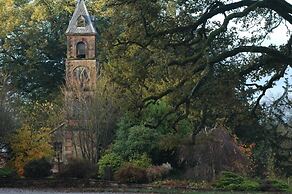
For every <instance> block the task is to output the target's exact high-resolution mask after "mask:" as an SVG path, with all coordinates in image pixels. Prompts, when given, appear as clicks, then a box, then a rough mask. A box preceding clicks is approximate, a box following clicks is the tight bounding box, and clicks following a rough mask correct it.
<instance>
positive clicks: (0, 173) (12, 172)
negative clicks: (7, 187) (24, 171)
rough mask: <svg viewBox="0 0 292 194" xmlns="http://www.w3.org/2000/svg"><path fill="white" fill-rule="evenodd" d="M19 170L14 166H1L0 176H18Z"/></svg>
mask: <svg viewBox="0 0 292 194" xmlns="http://www.w3.org/2000/svg"><path fill="white" fill-rule="evenodd" d="M16 177H18V175H17V171H16V170H15V169H12V168H0V178H16Z"/></svg>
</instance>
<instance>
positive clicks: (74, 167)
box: [59, 160, 97, 179]
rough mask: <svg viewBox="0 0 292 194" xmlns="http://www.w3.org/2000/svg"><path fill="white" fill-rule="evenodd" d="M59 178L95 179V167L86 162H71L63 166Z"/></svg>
mask: <svg viewBox="0 0 292 194" xmlns="http://www.w3.org/2000/svg"><path fill="white" fill-rule="evenodd" d="M59 177H62V178H79V179H84V178H96V177H97V167H96V166H95V165H92V163H90V162H89V161H86V160H73V161H70V162H69V164H67V165H65V166H64V168H63V169H62V170H61V173H60V174H59Z"/></svg>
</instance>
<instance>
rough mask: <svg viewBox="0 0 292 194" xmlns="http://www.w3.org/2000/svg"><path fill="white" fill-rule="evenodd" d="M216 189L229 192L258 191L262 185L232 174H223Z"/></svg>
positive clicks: (216, 184)
mask: <svg viewBox="0 0 292 194" xmlns="http://www.w3.org/2000/svg"><path fill="white" fill-rule="evenodd" d="M215 187H216V188H217V189H220V190H229V191H230V190H232V191H258V190H260V183H259V182H257V181H255V180H252V179H248V178H246V177H243V176H240V175H237V174H235V173H232V172H222V176H221V177H220V179H219V180H218V181H217V182H216V183H215Z"/></svg>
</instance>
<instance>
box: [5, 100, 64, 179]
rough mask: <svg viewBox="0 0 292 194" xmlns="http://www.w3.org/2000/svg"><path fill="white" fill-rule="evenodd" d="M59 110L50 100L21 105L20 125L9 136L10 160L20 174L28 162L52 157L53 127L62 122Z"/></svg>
mask: <svg viewBox="0 0 292 194" xmlns="http://www.w3.org/2000/svg"><path fill="white" fill-rule="evenodd" d="M61 110H62V109H61ZM61 110H60V108H58V106H57V104H53V103H50V102H46V103H40V102H34V103H29V104H27V105H26V106H22V110H21V114H20V117H21V123H22V125H21V127H20V128H18V129H17V130H16V132H15V133H12V134H10V138H9V144H10V147H11V149H12V158H11V162H12V165H13V166H14V167H15V168H16V169H17V171H18V173H19V174H20V175H23V168H24V166H25V165H26V164H27V163H28V162H30V161H32V160H37V159H41V158H43V157H45V158H50V157H52V155H53V148H52V138H53V133H54V132H55V129H54V128H55V127H56V126H57V125H58V124H59V123H60V122H64V118H63V117H62V115H64V114H63V113H62V112H61Z"/></svg>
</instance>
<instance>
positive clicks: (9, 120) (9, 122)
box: [0, 73, 17, 150]
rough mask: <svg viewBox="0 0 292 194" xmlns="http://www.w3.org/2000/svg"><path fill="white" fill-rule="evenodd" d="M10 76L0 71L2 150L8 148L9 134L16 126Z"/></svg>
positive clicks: (0, 134) (0, 148)
mask: <svg viewBox="0 0 292 194" xmlns="http://www.w3.org/2000/svg"><path fill="white" fill-rule="evenodd" d="M8 79H9V76H8V75H7V74H4V73H0V150H2V149H3V148H7V143H8V142H7V135H8V134H9V133H11V132H13V131H14V129H15V128H16V126H17V124H16V118H15V116H13V114H14V113H15V111H14V110H13V109H12V108H11V105H10V103H9V100H8V84H7V82H8Z"/></svg>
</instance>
